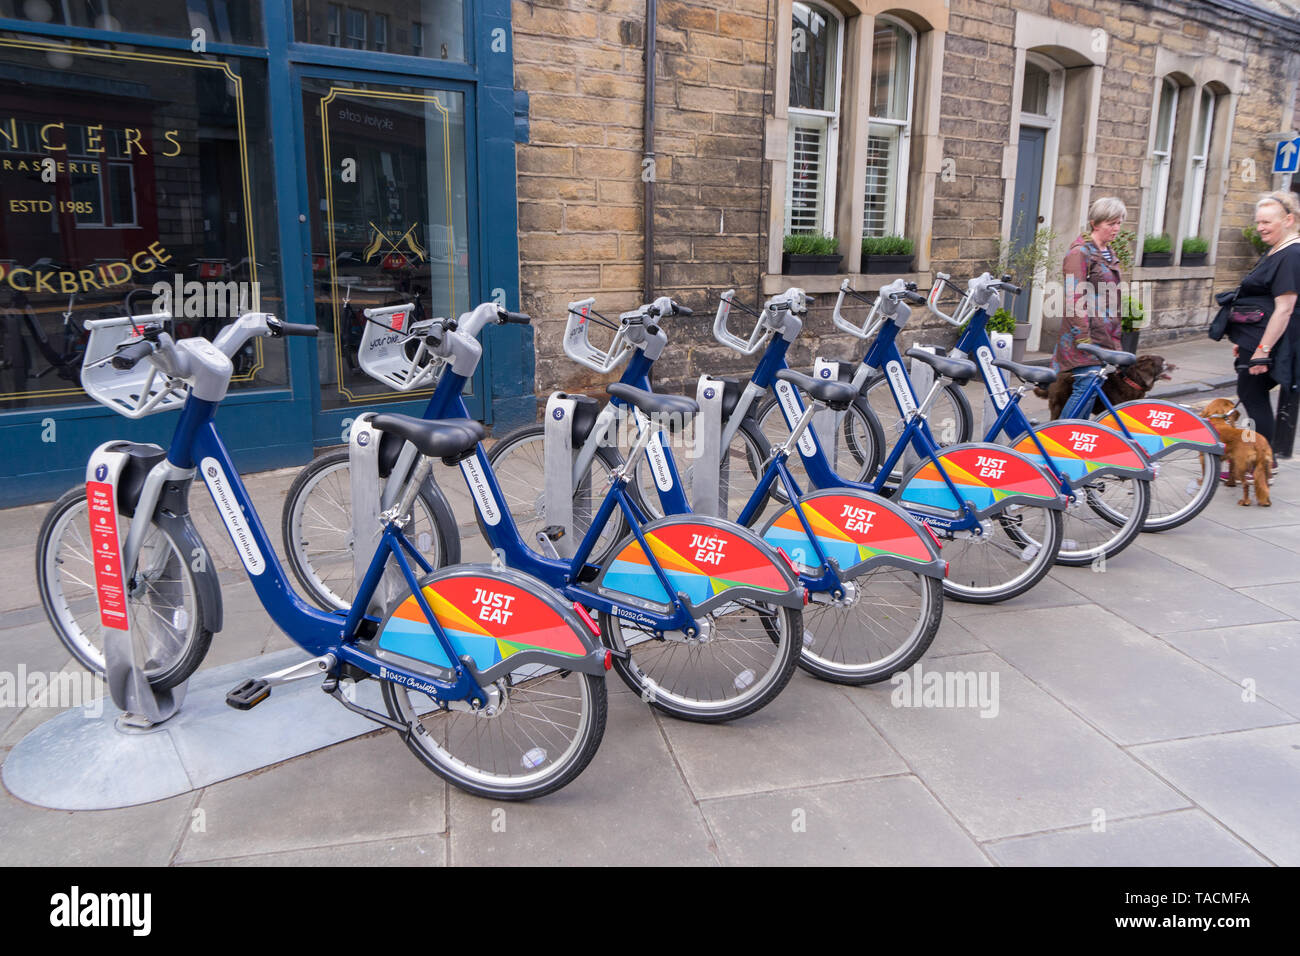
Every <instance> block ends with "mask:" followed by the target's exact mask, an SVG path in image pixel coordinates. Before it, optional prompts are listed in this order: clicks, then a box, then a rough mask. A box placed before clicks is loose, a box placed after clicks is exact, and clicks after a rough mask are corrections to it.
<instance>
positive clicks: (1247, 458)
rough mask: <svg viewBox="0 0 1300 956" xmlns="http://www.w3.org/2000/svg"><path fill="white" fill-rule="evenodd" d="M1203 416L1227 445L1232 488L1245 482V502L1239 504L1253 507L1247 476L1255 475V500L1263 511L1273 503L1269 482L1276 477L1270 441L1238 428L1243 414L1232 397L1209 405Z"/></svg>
mask: <svg viewBox="0 0 1300 956" xmlns="http://www.w3.org/2000/svg"><path fill="white" fill-rule="evenodd" d="M1201 415H1202V417H1204V418H1206V419H1208V420H1209V422H1210V424H1211V425H1213V426H1214V430H1215V431H1216V432H1218V433H1219V438H1220V440H1222V442H1223V445H1224V452H1223V455H1224V457H1225V458H1226V459H1227V460H1228V487H1229V488H1235V487H1236V486H1237V482H1238V481H1240V482H1241V500H1240V501H1238V502H1237V504H1239V505H1243V506H1245V507H1250V485H1249V484H1248V483H1247V480H1246V476H1247V474H1249V473H1250V472H1251V471H1253V472H1254V473H1255V498H1256V499H1257V500H1258V501H1259V506H1260V507H1261V508H1267V507H1268V506H1269V505H1271V504H1272V503H1273V502H1272V501H1271V500H1270V499H1269V493H1268V483H1269V479H1271V478H1272V477H1273V474H1272V472H1273V449H1272V448H1271V447H1270V446H1269V443H1268V439H1266V438H1265V437H1264V436H1263V435H1260V434H1257V433H1256V432H1255V431H1254V430H1250V431H1247V430H1245V429H1242V428H1238V427H1236V422H1237V420H1238V418H1239V417H1240V415H1241V413H1240V412H1238V411H1237V403H1236V402H1234V401H1233V400H1232V399H1230V398H1216V399H1214V401H1212V402H1210V403H1208V404H1207V405H1206V406H1205V410H1204V411H1202V412H1201Z"/></svg>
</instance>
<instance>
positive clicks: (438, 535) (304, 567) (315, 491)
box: [280, 448, 460, 610]
mask: <svg viewBox="0 0 1300 956" xmlns="http://www.w3.org/2000/svg"><path fill="white" fill-rule="evenodd" d="M348 467H349V459H348V450H347V449H346V448H343V449H339V450H338V451H332V452H329V453H328V454H325V455H321V456H320V457H319V458H316V459H314V460H313V461H311V462H309V463H308V464H307V466H306V467H304V468H303V470H302V471H300V472H298V476H297V477H296V478H295V479H294V480H293V484H292V485H290V486H289V493H288V495H286V496H285V500H284V511H283V514H282V516H281V520H280V533H281V535H282V537H283V540H284V551H285V555H286V556H287V558H288V561H289V567H290V569H291V570H292V571H293V576H294V579H295V580H297V582H298V585H299V587H301V588H302V589H303V591H304V592H306V594H307V595H308V596H309V597H310V598H311V600H313V601H315V602H316V604H317V605H318V606H320V607H322V608H324V609H325V610H346V609H347V608H349V607H351V605H352V598H353V597H354V596H355V595H356V582H355V580H354V573H353V566H352V561H353V558H352V546H353V535H354V533H355V530H354V528H353V521H352V494H351V480H350V478H349V475H348ZM384 484H385V480H381V481H380V485H379V487H380V490H381V491H382V490H383V487H384ZM313 495H315V496H316V499H317V500H318V501H320V502H321V504H319V505H313V506H312V507H314V508H315V509H316V513H317V514H318V515H319V516H320V517H319V518H317V521H318V522H319V524H317V525H312V524H311V523H309V522H308V521H307V511H308V506H309V505H310V504H311V497H312V496H313ZM416 501H417V506H416V507H415V508H414V509H413V510H414V511H416V512H423V513H422V514H419V516H418V517H416V518H415V519H414V523H413V524H412V525H411V526H410V529H409V533H408V534H407V537H408V538H409V539H410V541H411V543H412V544H413V545H415V546H416V548H418V549H419V550H420V551H421V553H423V554H424V555H425V557H426V558H427V559H428V560H429V561H430V563H431V564H433V566H434V567H435V568H441V567H443V566H445V565H446V564H447V563H448V561H449V559H450V556H451V555H450V548H451V544H450V542H451V541H452V540H453V539H455V540H456V541H457V542H459V539H460V532H459V529H458V528H457V527H456V523H455V520H454V519H453V518H452V517H451V515H450V513H449V512H448V511H447V510H446V508H445V507H444V506H443V503H442V502H441V501H439V500H437V499H436V498H434V497H433V496H432V495H431V494H430V493H429V491H428V488H427V487H426V488H421V489H420V491H419V494H417V495H416ZM335 513H337V515H338V518H337V519H334V518H332V517H331V515H333V514H335ZM328 522H333V525H332V526H331V525H330V524H328ZM426 534H427V535H429V537H428V538H427V539H425V538H423V535H426ZM328 535H334V536H337V537H341V539H342V540H331V539H329V538H328V537H327V536H328ZM313 540H315V541H317V542H318V543H325V544H330V545H334V547H329V548H321V547H316V548H313V547H311V542H312V541H313ZM457 550H459V549H457ZM326 554H334V555H337V556H336V557H334V558H332V559H328V560H327V559H326V558H325V557H324V555H326ZM313 555H314V556H313Z"/></svg>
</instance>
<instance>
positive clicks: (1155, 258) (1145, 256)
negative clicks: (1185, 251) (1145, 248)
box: [1142, 252, 1174, 267]
mask: <svg viewBox="0 0 1300 956" xmlns="http://www.w3.org/2000/svg"><path fill="white" fill-rule="evenodd" d="M1173 261H1174V254H1173V253H1172V252H1144V253H1142V265H1143V266H1157V267H1158V266H1167V265H1169V264H1170V263H1172V262H1173Z"/></svg>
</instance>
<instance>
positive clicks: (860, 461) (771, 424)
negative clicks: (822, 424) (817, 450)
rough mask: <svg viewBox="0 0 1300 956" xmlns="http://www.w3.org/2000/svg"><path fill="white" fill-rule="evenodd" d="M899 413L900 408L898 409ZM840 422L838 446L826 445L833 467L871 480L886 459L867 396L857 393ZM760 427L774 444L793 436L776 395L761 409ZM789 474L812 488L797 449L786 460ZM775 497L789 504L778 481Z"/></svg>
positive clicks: (848, 475) (852, 477) (840, 472)
mask: <svg viewBox="0 0 1300 956" xmlns="http://www.w3.org/2000/svg"><path fill="white" fill-rule="evenodd" d="M895 415H897V409H895ZM838 417H839V424H838V427H837V428H836V429H835V450H834V454H833V455H832V454H831V451H830V449H827V448H824V449H823V453H825V454H827V456H828V459H829V461H830V463H831V464H832V465H833V468H832V470H833V471H834V472H835V474H837V475H839V476H840V477H841V478H843V479H845V480H846V481H859V482H863V483H865V482H867V481H870V480H871V478H872V476H874V475H875V473H876V472H877V471H879V470H880V464H881V462H882V461H884V456H885V448H886V447H887V446H886V444H885V442H886V439H885V432H884V430H883V428H882V427H881V424H880V419H879V417H878V416H877V414H876V413H875V412H874V411H873V410H872V409H871V407H870V406H869V405H868V404H867V401H866V399H864V398H862V397H858V398H856V399H854V401H853V404H852V405H850V406H849V407H848V409H847V410H846V411H844V412H843V413H841V414H839V416H838ZM758 427H759V430H760V431H761V432H762V435H763V439H764V441H766V442H767V443H768V446H769V448H770V447H771V446H774V445H777V444H780V443H781V442H783V441H785V440H786V439H787V438H789V437H790V426H789V425H787V424H786V421H785V416H784V415H783V414H781V408H780V406H779V405H778V404H777V401H776V399H775V398H769V399H768V400H767V401H766V402H764V404H763V407H762V408H760V409H759V411H758ZM786 465H787V467H789V469H790V474H791V475H792V476H793V477H794V480H795V484H797V485H798V486H799V488H800V490H801V491H803V492H808V491H812V490H813V487H814V486H813V484H812V482H811V480H810V479H809V478H808V473H807V470H806V469H805V468H804V463H803V456H802V455H800V454H799V453H798V451H797V450H796V451H795V453H794V454H792V455H791V456H790V457H789V459H788V460H787V461H786ZM771 494H772V497H773V498H775V499H776V500H777V501H779V502H780V503H781V504H783V505H784V504H788V503H789V500H790V497H789V495H787V494H786V493H785V486H784V485H782V484H781V483H780V482H775V483H774V484H773V485H772V490H771Z"/></svg>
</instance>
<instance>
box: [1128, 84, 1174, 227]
mask: <svg viewBox="0 0 1300 956" xmlns="http://www.w3.org/2000/svg"><path fill="white" fill-rule="evenodd" d="M1170 89H1172V90H1173V94H1174V95H1173V100H1172V102H1170V104H1169V134H1168V138H1167V140H1166V143H1165V145H1164V147H1163V149H1162V147H1161V145H1160V143H1159V142H1158V139H1159V136H1160V116H1161V114H1162V112H1163V111H1164V104H1165V96H1166V95H1167V93H1168V91H1169V90H1170ZM1182 93H1183V88H1182V85H1181V84H1180V83H1179V82H1178V81H1177V80H1176V79H1174V77H1173V74H1171V73H1166V74H1165V75H1164V76H1162V77H1161V78H1160V94H1159V96H1158V97H1157V98H1156V107H1155V110H1154V111H1153V112H1152V114H1151V124H1152V130H1151V149H1150V151H1149V152H1148V154H1147V162H1148V164H1149V165H1150V166H1151V185H1150V186H1149V187H1148V188H1149V189H1150V190H1151V192H1150V193H1148V194H1147V197H1146V200H1147V206H1146V208H1145V209H1144V210H1143V212H1144V214H1145V216H1146V226H1145V228H1144V231H1143V235H1142V236H1139V237H1138V242H1139V244H1140V243H1141V242H1143V241H1145V240H1146V237H1147V236H1150V235H1157V236H1158V235H1162V234H1164V233H1165V232H1166V231H1167V230H1166V229H1165V222H1166V221H1167V220H1168V217H1169V178H1170V174H1171V172H1172V170H1173V160H1174V147H1175V145H1176V143H1177V139H1178V101H1179V99H1180V98H1181V97H1182ZM1160 155H1163V159H1161V160H1160V162H1159V164H1157V162H1156V157H1157V156H1160ZM1175 231H1176V230H1175ZM1139 247H1140V246H1139Z"/></svg>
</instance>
